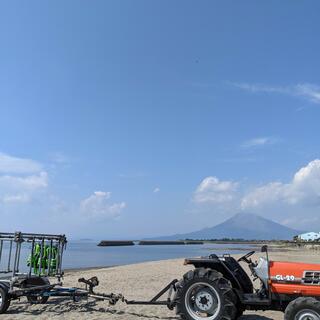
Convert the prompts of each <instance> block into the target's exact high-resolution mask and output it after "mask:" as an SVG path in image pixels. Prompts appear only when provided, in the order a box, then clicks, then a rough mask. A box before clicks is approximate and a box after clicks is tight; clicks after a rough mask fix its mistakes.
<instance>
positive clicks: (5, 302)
mask: <svg viewBox="0 0 320 320" xmlns="http://www.w3.org/2000/svg"><path fill="white" fill-rule="evenodd" d="M9 307H10V298H9V294H8V289H7V287H6V286H1V285H0V314H2V313H6V312H7V310H8V308H9Z"/></svg>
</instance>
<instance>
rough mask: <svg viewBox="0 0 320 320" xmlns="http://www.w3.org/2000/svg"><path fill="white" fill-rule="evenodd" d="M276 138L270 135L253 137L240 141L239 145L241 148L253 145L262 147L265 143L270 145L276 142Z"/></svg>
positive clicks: (253, 146)
mask: <svg viewBox="0 0 320 320" xmlns="http://www.w3.org/2000/svg"><path fill="white" fill-rule="evenodd" d="M276 142H277V140H276V139H275V138H271V137H257V138H253V139H249V140H247V141H245V142H243V143H242V145H241V147H242V148H243V149H250V148H255V147H262V146H265V145H270V144H274V143H276Z"/></svg>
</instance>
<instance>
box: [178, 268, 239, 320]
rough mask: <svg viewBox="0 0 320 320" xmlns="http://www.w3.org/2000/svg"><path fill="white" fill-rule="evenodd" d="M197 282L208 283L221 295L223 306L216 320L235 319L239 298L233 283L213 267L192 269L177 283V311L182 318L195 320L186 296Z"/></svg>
mask: <svg viewBox="0 0 320 320" xmlns="http://www.w3.org/2000/svg"><path fill="white" fill-rule="evenodd" d="M197 282H203V283H208V284H209V285H211V286H212V287H213V288H214V289H215V290H216V292H217V293H218V295H219V298H220V302H221V308H220V311H219V313H218V314H217V316H216V317H215V318H214V320H234V319H236V314H237V308H236V303H237V298H236V295H235V293H234V291H233V289H232V286H231V283H230V282H229V281H228V280H227V279H225V278H223V275H222V274H221V273H219V272H217V271H215V270H212V269H204V268H199V269H195V270H191V271H189V272H188V273H186V274H185V275H184V276H183V279H182V280H181V281H180V282H179V284H178V285H177V292H176V299H175V301H176V313H177V315H179V316H180V317H181V318H182V319H185V320H194V318H193V317H192V315H190V314H189V312H188V309H187V307H186V305H185V297H186V294H187V291H188V289H189V288H190V286H192V285H194V284H195V283H197ZM204 319H205V318H204Z"/></svg>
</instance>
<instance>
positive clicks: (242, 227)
mask: <svg viewBox="0 0 320 320" xmlns="http://www.w3.org/2000/svg"><path fill="white" fill-rule="evenodd" d="M299 233H301V231H298V230H294V229H290V228H288V227H286V226H283V225H281V224H279V223H276V222H274V221H272V220H269V219H266V218H263V217H261V216H258V215H255V214H251V213H238V214H236V215H235V216H233V217H231V218H230V219H228V220H226V221H225V222H223V223H220V224H218V225H216V226H214V227H211V228H205V229H202V230H199V231H195V232H190V233H185V234H177V235H173V236H168V237H160V238H157V239H159V240H176V239H223V238H229V239H231V238H232V239H245V240H291V239H292V238H293V237H294V236H295V235H297V234H299Z"/></svg>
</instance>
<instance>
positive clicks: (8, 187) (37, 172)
mask: <svg viewBox="0 0 320 320" xmlns="http://www.w3.org/2000/svg"><path fill="white" fill-rule="evenodd" d="M0 173H2V175H0V202H1V203H2V204H13V203H27V202H30V201H31V200H32V198H33V197H34V196H35V195H36V193H39V192H41V191H42V190H45V189H46V188H47V187H48V174H47V172H46V171H43V170H42V165H41V164H40V163H38V162H36V161H34V160H31V159H23V158H17V157H14V156H10V155H7V154H4V153H0Z"/></svg>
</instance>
